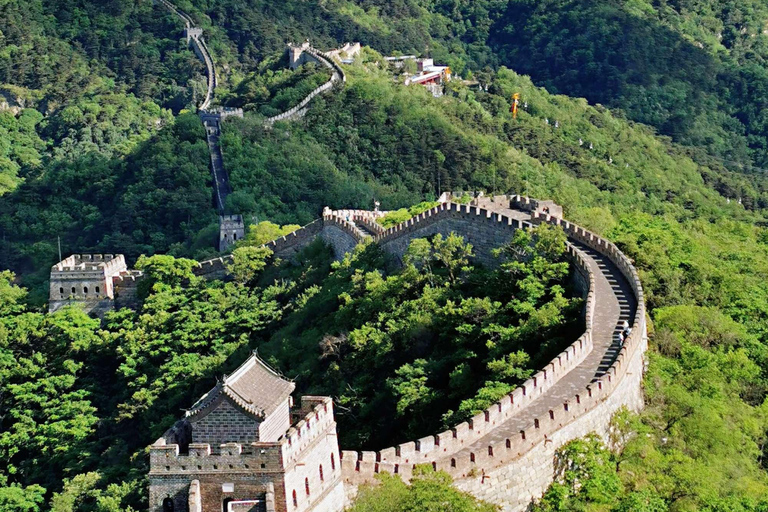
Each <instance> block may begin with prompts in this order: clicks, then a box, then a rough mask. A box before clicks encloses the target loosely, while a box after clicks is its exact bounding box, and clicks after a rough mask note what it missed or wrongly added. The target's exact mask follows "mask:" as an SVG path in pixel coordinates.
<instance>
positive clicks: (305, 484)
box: [304, 478, 309, 496]
mask: <svg viewBox="0 0 768 512" xmlns="http://www.w3.org/2000/svg"><path fill="white" fill-rule="evenodd" d="M304 490H305V491H307V496H309V478H305V479H304Z"/></svg>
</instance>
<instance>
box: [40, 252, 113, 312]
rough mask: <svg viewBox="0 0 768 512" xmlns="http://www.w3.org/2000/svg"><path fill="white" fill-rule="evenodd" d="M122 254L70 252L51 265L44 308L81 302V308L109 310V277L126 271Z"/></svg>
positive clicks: (111, 293) (59, 307)
mask: <svg viewBox="0 0 768 512" xmlns="http://www.w3.org/2000/svg"><path fill="white" fill-rule="evenodd" d="M127 270H128V267H127V266H126V264H125V257H124V256H123V255H122V254H73V255H71V256H70V257H68V258H66V259H64V260H62V261H60V262H59V263H57V264H55V265H54V266H53V267H51V280H50V291H49V300H48V310H49V311H50V312H51V313H53V312H54V311H57V310H58V309H61V308H62V307H64V306H66V305H68V304H82V305H83V307H84V309H85V311H86V312H89V313H95V314H103V313H104V312H105V311H107V310H109V309H112V307H113V305H114V303H113V299H114V297H115V295H114V289H113V285H112V279H113V278H114V277H116V276H119V275H121V274H122V273H126V272H127Z"/></svg>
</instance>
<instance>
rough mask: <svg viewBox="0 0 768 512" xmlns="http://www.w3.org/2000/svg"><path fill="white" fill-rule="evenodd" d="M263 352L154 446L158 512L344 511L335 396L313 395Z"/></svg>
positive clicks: (153, 492) (152, 493) (152, 481)
mask: <svg viewBox="0 0 768 512" xmlns="http://www.w3.org/2000/svg"><path fill="white" fill-rule="evenodd" d="M293 390H294V384H293V383H292V382H289V381H287V380H285V379H283V378H282V377H280V376H279V375H278V374H277V373H275V372H274V371H273V370H272V369H270V368H269V367H268V366H267V365H266V364H264V362H263V361H261V360H260V359H259V358H258V356H256V355H255V354H253V355H251V357H250V358H248V360H246V361H245V363H243V364H242V366H240V368H238V369H237V370H236V371H235V372H234V373H233V374H232V375H230V376H227V377H225V378H224V379H223V380H222V381H220V382H219V383H217V384H216V386H215V387H214V388H213V389H212V390H211V391H209V392H208V393H206V394H205V395H204V396H203V397H201V398H200V399H199V400H198V401H197V403H195V404H194V405H193V406H192V408H191V409H189V410H188V411H187V413H186V416H185V417H184V419H182V420H180V421H178V422H177V423H176V424H175V425H174V426H173V427H172V428H171V429H169V430H168V431H167V432H166V433H165V434H163V436H162V437H161V438H160V439H158V440H157V441H156V442H155V443H154V444H153V445H152V446H151V448H150V472H149V486H150V487H149V511H150V512H236V511H237V512H241V511H242V512H245V511H249V512H310V511H311V512H337V511H340V510H342V509H343V506H344V487H343V483H342V480H341V465H340V459H339V446H338V441H337V439H336V422H335V421H334V416H333V402H332V400H331V399H330V398H328V397H311V396H305V397H302V399H301V406H300V407H294V406H293V400H292V398H291V393H292V392H293Z"/></svg>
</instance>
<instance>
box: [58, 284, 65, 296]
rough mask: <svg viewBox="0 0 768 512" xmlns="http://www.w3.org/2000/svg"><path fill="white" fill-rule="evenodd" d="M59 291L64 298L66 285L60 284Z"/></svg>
mask: <svg viewBox="0 0 768 512" xmlns="http://www.w3.org/2000/svg"><path fill="white" fill-rule="evenodd" d="M59 293H60V294H61V298H62V299H63V298H64V287H63V286H59Z"/></svg>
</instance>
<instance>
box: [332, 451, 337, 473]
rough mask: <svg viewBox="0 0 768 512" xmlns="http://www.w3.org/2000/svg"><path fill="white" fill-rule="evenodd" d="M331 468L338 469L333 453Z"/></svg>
mask: <svg viewBox="0 0 768 512" xmlns="http://www.w3.org/2000/svg"><path fill="white" fill-rule="evenodd" d="M331 470H332V471H336V458H335V457H334V456H333V454H331Z"/></svg>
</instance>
